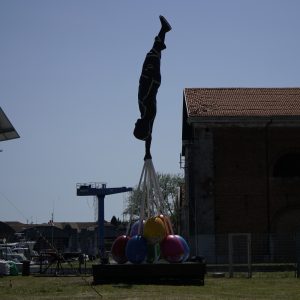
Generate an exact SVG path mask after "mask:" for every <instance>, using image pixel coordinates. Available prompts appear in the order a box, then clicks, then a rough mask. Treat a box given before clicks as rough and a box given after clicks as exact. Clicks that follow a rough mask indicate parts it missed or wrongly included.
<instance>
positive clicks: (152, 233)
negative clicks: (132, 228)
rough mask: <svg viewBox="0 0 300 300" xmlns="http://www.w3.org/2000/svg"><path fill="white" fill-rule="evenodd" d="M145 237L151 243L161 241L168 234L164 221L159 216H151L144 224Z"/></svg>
mask: <svg viewBox="0 0 300 300" xmlns="http://www.w3.org/2000/svg"><path fill="white" fill-rule="evenodd" d="M143 235H144V238H146V239H147V241H148V242H149V243H150V244H155V243H159V242H161V241H162V240H163V238H164V237H165V236H166V228H165V224H164V222H163V221H162V220H161V218H159V217H152V218H149V219H148V220H147V221H146V222H145V225H144V234H143Z"/></svg>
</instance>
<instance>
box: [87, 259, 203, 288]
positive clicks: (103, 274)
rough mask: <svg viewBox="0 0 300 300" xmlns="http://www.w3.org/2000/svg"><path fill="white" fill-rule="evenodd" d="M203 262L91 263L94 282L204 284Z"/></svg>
mask: <svg viewBox="0 0 300 300" xmlns="http://www.w3.org/2000/svg"><path fill="white" fill-rule="evenodd" d="M205 273H206V266H205V263H182V264H168V263H158V264H139V265H136V264H124V265H118V264H111V265H100V264H99V265H93V277H94V284H105V283H127V284H176V285H180V284H184V285H189V284H190V285H204V276H205Z"/></svg>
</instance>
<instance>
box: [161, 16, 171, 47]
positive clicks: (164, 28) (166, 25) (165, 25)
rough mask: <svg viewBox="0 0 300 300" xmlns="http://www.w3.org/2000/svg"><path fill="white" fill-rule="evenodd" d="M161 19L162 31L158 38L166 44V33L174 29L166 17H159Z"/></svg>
mask: <svg viewBox="0 0 300 300" xmlns="http://www.w3.org/2000/svg"><path fill="white" fill-rule="evenodd" d="M159 19H160V23H161V29H160V31H159V33H158V37H159V38H160V39H161V41H162V42H163V43H164V41H165V36H166V33H167V32H169V31H170V30H171V29H172V27H171V25H170V24H169V22H168V21H167V20H166V18H165V17H163V16H159Z"/></svg>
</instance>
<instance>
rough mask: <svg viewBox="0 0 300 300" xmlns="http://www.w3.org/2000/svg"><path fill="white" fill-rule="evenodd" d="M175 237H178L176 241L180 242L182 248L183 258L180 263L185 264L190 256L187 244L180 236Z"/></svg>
mask: <svg viewBox="0 0 300 300" xmlns="http://www.w3.org/2000/svg"><path fill="white" fill-rule="evenodd" d="M175 236H177V237H178V239H179V240H180V242H181V244H182V246H183V249H184V255H183V258H182V261H181V262H185V261H186V260H187V259H188V258H189V256H190V247H189V246H188V244H187V242H186V241H185V239H184V238H183V237H182V236H180V235H177V234H176V235H175Z"/></svg>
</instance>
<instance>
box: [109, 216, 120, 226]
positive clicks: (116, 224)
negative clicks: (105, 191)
mask: <svg viewBox="0 0 300 300" xmlns="http://www.w3.org/2000/svg"><path fill="white" fill-rule="evenodd" d="M110 224H111V225H114V226H118V225H119V223H118V220H117V218H116V216H112V218H111V220H110Z"/></svg>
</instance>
